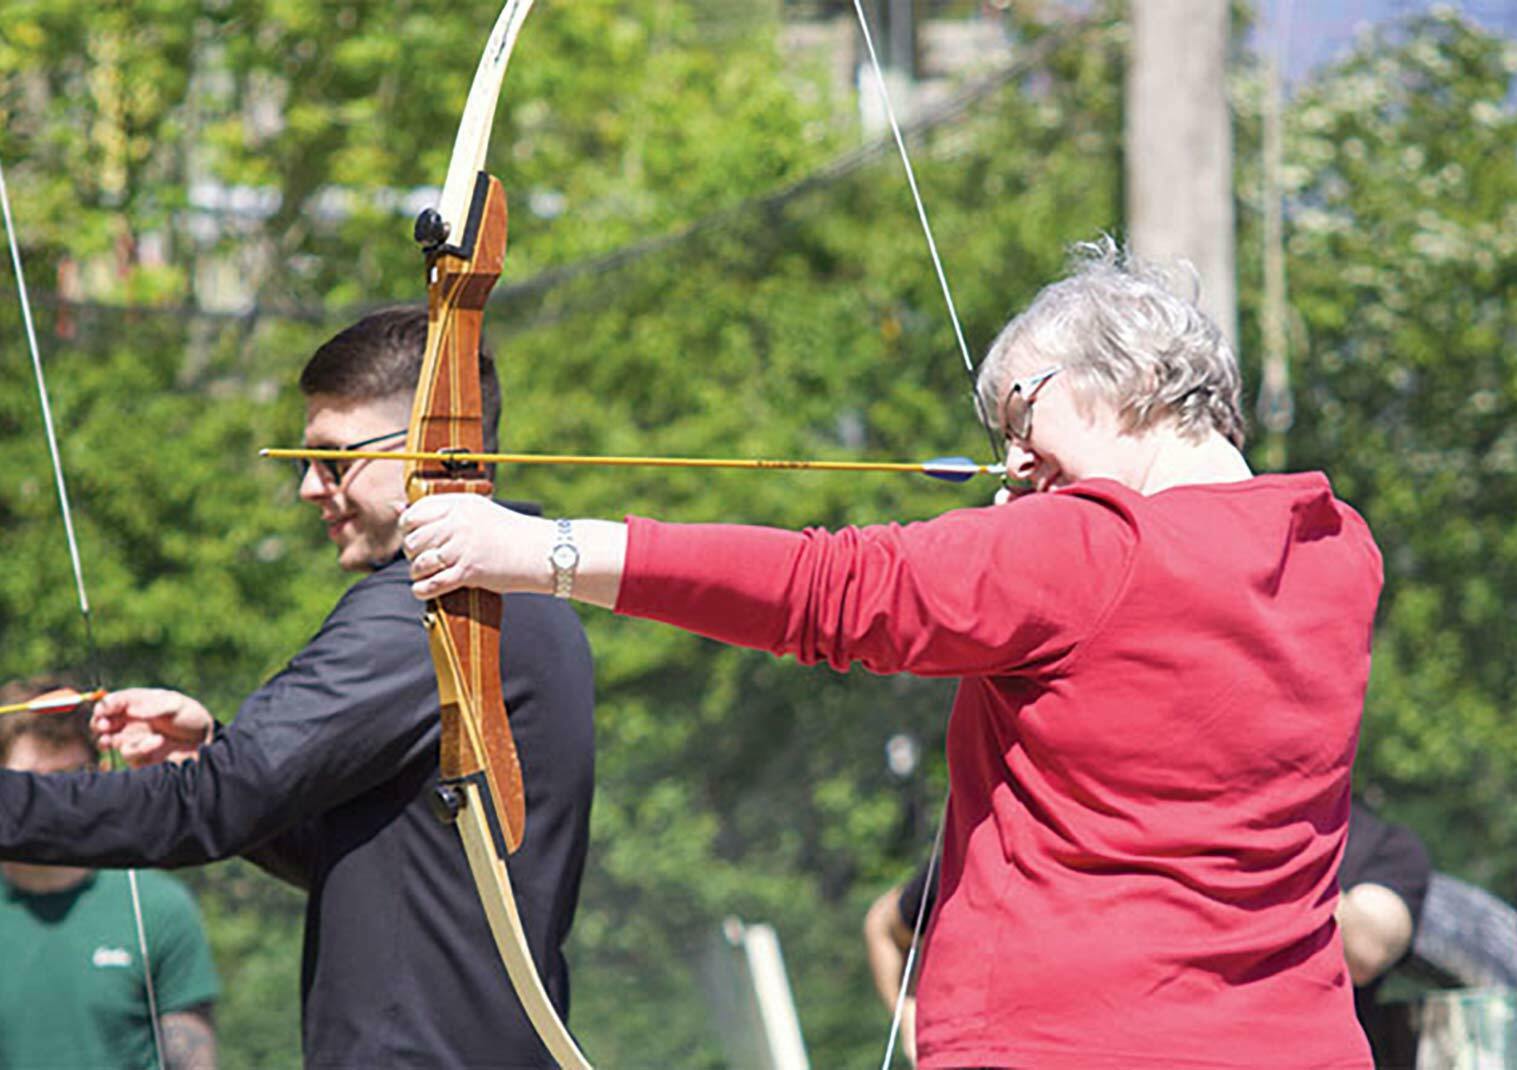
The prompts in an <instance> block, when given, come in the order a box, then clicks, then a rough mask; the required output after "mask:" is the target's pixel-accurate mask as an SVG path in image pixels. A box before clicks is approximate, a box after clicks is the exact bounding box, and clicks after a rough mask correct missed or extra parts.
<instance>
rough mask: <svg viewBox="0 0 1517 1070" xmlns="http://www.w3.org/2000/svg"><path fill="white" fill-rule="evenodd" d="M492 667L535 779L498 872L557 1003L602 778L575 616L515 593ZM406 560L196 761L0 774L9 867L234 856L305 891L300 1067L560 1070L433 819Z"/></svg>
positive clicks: (453, 836)
mask: <svg viewBox="0 0 1517 1070" xmlns="http://www.w3.org/2000/svg"><path fill="white" fill-rule="evenodd" d="M504 604H505V609H504V621H503V626H502V628H501V665H502V668H503V671H504V691H505V698H506V707H507V709H508V710H510V713H511V729H512V731H513V733H514V734H515V736H516V744H517V748H518V751H519V753H520V756H521V764H522V776H523V779H524V780H525V782H526V796H527V825H526V833H525V836H524V839H523V844H522V847H521V849H520V850H519V851H518V852H517V853H516V854H514V855H513V856H511V859H510V863H509V868H510V873H511V881H512V884H513V885H514V886H515V891H516V897H517V902H518V903H519V904H520V907H521V914H522V920H523V924H524V926H525V928H526V932H527V937H528V940H529V942H530V944H531V947H532V953H533V957H534V958H535V959H536V961H537V963H538V965H539V970H540V973H541V975H542V977H543V980H544V983H545V985H546V986H547V989H548V992H549V994H550V995H551V996H552V997H553V1001H554V1002H555V1003H556V1004H557V1005H558V1007H559V1009H560V1012H561V1013H562V1012H563V1011H564V1010H565V1009H566V1006H567V1003H568V973H567V969H566V967H565V963H564V958H563V954H562V950H561V947H562V944H563V941H564V939H565V938H566V936H567V935H568V931H569V925H570V922H571V920H572V918H573V914H574V907H575V904H576V901H577V900H578V896H579V882H580V877H581V874H582V873H583V870H584V863H585V847H586V841H587V839H588V834H589V816H590V796H591V790H592V782H593V779H594V769H593V765H594V734H593V727H592V712H593V710H592V707H593V702H594V697H593V692H594V684H593V673H592V667H591V662H590V651H589V647H588V645H587V643H586V641H585V637H584V632H583V630H582V629H581V627H580V624H579V620H578V618H577V617H576V616H575V615H574V612H573V611H572V610H571V609H570V608H569V607H568V606H567V605H566V604H564V603H563V602H560V601H558V600H556V599H553V598H549V597H546V596H540V595H509V596H507V597H506V599H505V601H504ZM421 615H422V606H421V604H420V603H419V602H417V601H416V600H415V599H413V598H412V597H411V593H410V586H409V581H408V579H407V571H406V564H405V562H404V561H403V560H397V561H395V562H393V563H391V564H390V565H388V566H386V567H385V568H383V569H381V570H379V571H378V572H376V573H374V574H373V575H370V576H367V577H365V578H364V579H363V580H361V581H360V582H358V583H357V584H355V585H354V586H353V587H352V588H351V589H349V591H348V592H347V594H346V595H344V596H343V598H342V600H341V601H340V602H339V603H338V604H337V607H336V609H334V610H333V611H332V614H331V616H330V617H328V618H327V620H326V622H325V624H323V625H322V628H321V631H320V632H319V633H318V634H317V635H316V637H315V638H314V639H312V640H311V642H310V644H309V645H307V646H306V648H305V649H304V650H302V651H301V652H300V654H299V655H298V656H297V657H296V658H295V659H294V660H293V661H291V662H290V664H289V666H288V667H287V668H285V670H284V671H283V672H281V673H280V674H279V675H278V676H276V677H274V678H273V679H272V680H270V681H269V682H268V683H267V684H266V685H265V686H264V687H263V688H262V689H260V690H259V691H258V692H257V693H256V694H254V695H253V696H252V697H251V698H249V699H248V700H247V702H245V703H243V705H242V708H241V709H240V710H239V711H238V713H237V717H236V720H234V721H233V722H232V723H231V724H230V725H229V726H227V727H226V728H225V729H223V730H221V731H220V732H219V733H218V734H217V737H216V739H215V741H214V742H212V743H210V744H209V745H207V746H206V747H204V748H203V749H202V750H201V752H200V759H199V761H197V762H188V763H185V764H183V765H179V766H171V765H159V766H153V767H150V768H147V769H141V770H135V771H132V772H125V773H104V774H91V773H82V774H71V775H62V776H51V777H38V776H31V775H27V774H21V773H8V772H0V858H4V859H24V860H28V861H34V862H55V863H67V864H76V865H89V866H168V867H172V866H189V865H198V864H200V863H204V862H210V861H213V860H216V859H220V858H227V857H229V856H231V855H237V854H243V855H247V856H249V857H250V858H252V859H253V860H254V861H255V862H257V863H259V864H260V865H262V866H263V867H264V868H265V869H268V870H270V871H271V872H274V873H276V874H277V875H279V876H281V877H283V878H284V879H286V880H289V881H291V882H292V883H295V884H298V885H299V886H300V887H302V888H304V889H306V890H307V891H308V892H309V896H310V898H309V902H308V907H307V911H306V930H305V953H304V956H303V963H302V969H301V995H302V1022H303V1026H302V1033H303V1049H304V1052H305V1061H306V1065H307V1066H308V1067H310V1068H312V1070H317V1068H327V1067H363V1068H365V1070H370V1068H378V1067H385V1068H390V1067H428V1068H431V1067H498V1068H507V1067H509V1068H518V1067H520V1068H529V1067H530V1068H534V1070H536V1068H542V1067H551V1066H552V1065H553V1062H552V1060H551V1059H550V1058H549V1056H548V1055H547V1053H546V1052H545V1051H544V1050H543V1048H542V1045H541V1043H540V1042H539V1041H538V1040H537V1038H536V1034H535V1033H534V1032H533V1030H532V1027H531V1025H530V1023H529V1022H528V1021H527V1018H526V1015H525V1014H524V1012H523V1011H522V1009H521V1005H520V1004H519V1003H518V1002H517V1000H516V998H515V996H514V995H513V994H512V992H511V985H510V981H509V980H508V979H507V977H506V973H505V969H504V967H503V966H502V965H501V962H500V957H499V955H498V954H497V953H496V951H495V944H494V941H493V939H492V937H491V935H490V931H489V926H488V924H487V923H486V921H485V915H484V911H483V909H482V908H481V906H480V903H479V900H478V898H477V895H476V892H475V888H474V883H473V880H472V878H471V877H470V875H469V867H468V863H467V861H466V860H465V858H464V853H463V847H462V844H461V843H460V841H459V838H458V834H457V832H455V831H454V830H453V829H452V828H450V827H448V826H446V825H444V824H441V823H440V822H439V821H438V820H437V819H436V818H435V817H434V816H433V815H432V813H431V811H430V808H429V797H430V796H431V794H432V790H433V788H434V787H435V786H436V784H437V746H438V731H439V728H438V724H439V722H438V716H437V682H436V678H435V676H434V674H433V669H432V661H431V656H430V654H429V653H428V648H427V640H426V636H425V632H424V630H423V628H422V624H421Z"/></svg>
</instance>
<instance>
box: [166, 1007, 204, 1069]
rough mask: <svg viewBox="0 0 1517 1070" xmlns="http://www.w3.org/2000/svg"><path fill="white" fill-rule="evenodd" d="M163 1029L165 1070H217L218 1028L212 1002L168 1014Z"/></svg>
mask: <svg viewBox="0 0 1517 1070" xmlns="http://www.w3.org/2000/svg"><path fill="white" fill-rule="evenodd" d="M162 1026H163V1063H164V1066H165V1067H166V1070H216V1027H215V1025H214V1024H213V1022H212V1020H211V1005H210V1004H209V1003H203V1004H201V1005H200V1006H198V1007H193V1008H191V1009H189V1010H187V1011H174V1012H171V1013H169V1014H165V1015H164V1016H163V1021H162Z"/></svg>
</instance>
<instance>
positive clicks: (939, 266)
mask: <svg viewBox="0 0 1517 1070" xmlns="http://www.w3.org/2000/svg"><path fill="white" fill-rule="evenodd" d="M853 11H854V14H855V15H857V16H858V23H859V32H860V33H861V34H862V35H863V38H864V49H865V52H866V53H867V54H868V56H869V67H870V70H871V71H872V72H873V73H874V83H875V87H876V88H877V89H878V90H879V96H880V103H881V104H882V105H883V106H884V109H885V119H886V121H887V122H888V123H889V124H890V136H891V137H892V138H893V139H894V140H895V147H896V151H897V153H898V154H899V155H900V158H901V167H902V168H903V169H904V170H905V172H906V185H907V186H908V187H909V188H910V190H911V200H912V203H913V204H914V205H915V206H916V211H917V221H918V222H919V223H920V224H921V226H922V236H923V237H924V238H925V239H926V240H927V254H928V256H929V257H931V258H932V269H933V271H934V273H935V274H936V275H937V279H938V288H939V290H941V292H942V295H943V306H944V307H945V308H946V309H947V310H948V319H949V322H951V323H952V324H953V337H954V340H955V341H956V342H957V343H958V349H959V356H960V358H962V360H963V365H964V371H965V374H967V375H968V376H969V398H970V401H971V402H972V403H973V404H974V411H975V416H976V418H977V419H978V421H979V423H980V426H982V427H983V428H985V434H986V436H987V437H988V438H989V440H990V455H991V458H992V460H994V459H995V458H996V457H997V456H1001V455H1002V450H1001V443H1000V442H998V441H997V439H996V431H995V427H994V425H993V424H992V423H991V421H990V420H989V418H988V417H987V414H986V412H985V402H984V400H983V399H982V398H981V397H980V391H979V384H978V380H977V377H976V375H975V367H974V358H973V357H971V356H970V355H969V343H968V342H966V341H965V340H964V327H963V325H962V323H961V322H960V320H959V310H958V305H957V304H956V303H955V302H954V299H953V290H952V288H951V287H949V285H948V272H947V271H946V270H945V269H944V267H943V258H942V257H941V256H940V255H938V243H937V239H936V238H935V237H934V236H933V232H932V222H931V220H929V219H928V217H927V205H926V203H925V202H924V201H923V199H922V191H921V187H919V186H918V185H917V175H916V168H915V167H913V166H912V164H911V154H910V153H909V152H907V151H906V138H905V136H904V135H903V134H902V133H901V124H900V122H898V121H897V119H896V115H895V105H894V104H893V103H892V101H891V99H890V87H889V86H888V85H887V84H886V82H885V71H884V68H882V67H881V66H880V57H879V53H878V52H877V51H876V50H875V47H874V34H873V33H871V32H870V29H869V17H868V16H867V15H866V14H865V13H864V5H863V0H853ZM1001 487H1002V493H1003V494H1009V493H1010V489H1011V484H1010V480H1009V476H1008V474H1007V472H1006V470H1005V469H1004V468H1003V469H1002V471H1001ZM997 500H998V501H999V500H1000V498H999V497H998V498H997ZM948 797H949V796H948V793H946V792H945V793H944V796H943V812H942V814H941V815H940V816H939V817H938V829H937V832H936V833H935V834H934V835H933V838H932V853H931V855H929V856H928V859H927V884H926V885H925V886H924V888H923V892H922V901H921V903H920V904H919V905H918V906H917V918H916V925H915V926H914V927H913V929H912V933H911V947H910V949H909V950H908V951H907V953H906V965H905V970H904V973H903V974H902V977H901V990H900V992H899V993H897V995H896V1000H895V1013H894V1014H893V1015H892V1016H891V1021H890V1035H889V1037H888V1039H887V1040H886V1042H885V1058H884V1061H883V1062H881V1064H880V1070H889V1067H890V1061H891V1059H892V1058H893V1057H894V1056H895V1043H896V1039H897V1037H898V1036H899V1035H900V1032H901V1018H902V1016H903V1014H904V1013H905V1010H906V994H907V990H908V988H909V987H910V983H911V975H912V971H913V970H914V969H915V968H916V960H917V954H918V952H919V950H920V949H921V944H922V930H923V923H924V922H925V920H926V917H927V900H928V894H927V889H929V888H931V887H932V878H933V875H934V871H935V870H936V868H937V865H938V857H939V855H940V853H941V850H942V846H943V830H944V826H945V825H946V824H947V821H948Z"/></svg>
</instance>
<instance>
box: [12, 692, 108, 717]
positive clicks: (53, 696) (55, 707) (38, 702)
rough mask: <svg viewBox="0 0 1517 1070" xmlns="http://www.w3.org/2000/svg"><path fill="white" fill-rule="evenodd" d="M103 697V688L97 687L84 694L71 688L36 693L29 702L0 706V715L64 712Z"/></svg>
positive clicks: (97, 700)
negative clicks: (41, 693) (40, 693)
mask: <svg viewBox="0 0 1517 1070" xmlns="http://www.w3.org/2000/svg"><path fill="white" fill-rule="evenodd" d="M103 698H105V688H103V687H98V688H96V689H95V690H93V691H86V692H85V693H84V694H82V695H81V694H80V693H79V692H77V691H75V690H73V689H72V688H68V689H65V690H63V691H49V692H48V693H47V694H45V695H38V696H37V697H36V698H34V699H32V700H31V701H30V702H16V703H13V704H11V705H9V706H0V717H4V716H5V715H6V714H8V713H66V712H67V711H69V710H72V709H74V708H75V707H78V706H83V705H84V704H85V703H86V702H99V701H100V700H101V699H103Z"/></svg>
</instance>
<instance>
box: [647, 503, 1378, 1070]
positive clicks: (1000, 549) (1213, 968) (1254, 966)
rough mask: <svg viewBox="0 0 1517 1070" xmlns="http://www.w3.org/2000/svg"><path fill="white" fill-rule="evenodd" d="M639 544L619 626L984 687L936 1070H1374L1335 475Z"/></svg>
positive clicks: (1350, 571)
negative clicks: (1359, 932) (1351, 866)
mask: <svg viewBox="0 0 1517 1070" xmlns="http://www.w3.org/2000/svg"><path fill="white" fill-rule="evenodd" d="M630 525H631V526H630V530H629V542H628V552H627V565H626V572H625V576H624V579H623V582H622V589H621V594H620V599H619V602H618V605H617V610H618V612H621V613H625V614H630V615H635V616H641V617H648V618H653V619H658V620H663V621H667V622H670V623H673V624H676V625H679V626H680V627H683V628H687V629H690V630H692V631H696V632H699V633H701V634H704V635H708V636H711V637H713V638H716V639H720V640H723V641H725V642H730V643H737V644H741V645H745V646H750V647H757V648H760V649H765V650H769V651H771V652H773V653H775V654H791V655H794V656H795V657H796V658H798V659H799V660H801V661H803V662H808V663H809V662H818V661H825V662H826V663H828V664H829V665H832V666H834V667H836V668H839V669H846V668H847V667H848V666H849V665H850V664H852V663H854V662H858V663H860V664H862V665H864V666H865V667H866V668H868V669H870V670H871V671H874V672H879V673H895V672H910V673H916V674H919V675H924V676H954V677H959V678H960V679H961V683H960V686H959V690H958V695H957V697H956V699H955V702H954V707H953V712H952V716H951V720H950V723H949V730H948V759H949V770H950V784H951V798H950V803H949V810H948V817H947V826H946V833H945V839H944V849H943V870H942V885H941V896H940V899H939V906H938V908H937V912H936V914H935V916H934V919H933V924H932V928H931V931H930V934H929V938H928V944H927V951H926V955H925V958H924V961H923V967H922V975H921V979H920V984H919V988H918V999H919V1002H918V1050H919V1055H920V1065H921V1066H922V1067H923V1068H924V1070H932V1068H950V1067H970V1066H974V1067H979V1066H996V1067H1008V1066H1011V1067H1023V1066H1026V1067H1038V1068H1051V1070H1058V1068H1079V1070H1097V1068H1113V1070H1115V1068H1124V1070H1127V1068H1158V1067H1164V1068H1166V1070H1170V1068H1181V1070H1183V1068H1198V1070H1199V1068H1202V1067H1238V1068H1242V1067H1249V1068H1269V1070H1278V1068H1280V1067H1287V1066H1288V1067H1295V1068H1308V1067H1310V1068H1327V1067H1334V1068H1336V1067H1354V1068H1364V1067H1369V1066H1370V1058H1369V1050H1368V1047H1367V1045H1366V1043H1365V1040H1364V1037H1363V1034H1362V1033H1361V1032H1360V1030H1359V1027H1358V1025H1357V1024H1356V1022H1355V1019H1354V1012H1353V1000H1352V989H1351V986H1350V982H1349V979H1348V976H1347V973H1346V969H1345V966H1344V960H1343V950H1342V946H1341V943H1340V941H1339V938H1338V934H1337V929H1336V927H1335V924H1334V922H1333V918H1332V913H1333V907H1334V904H1335V902H1336V899H1337V894H1338V893H1337V886H1336V881H1335V875H1336V870H1337V866H1338V860H1339V857H1340V856H1341V854H1342V850H1343V842H1344V834H1345V830H1346V827H1347V821H1348V807H1349V768H1350V765H1351V763H1352V760H1353V754H1354V747H1355V744H1356V741H1357V736H1358V726H1359V717H1360V712H1361V708H1362V704H1363V699H1364V690H1365V685H1366V682H1367V679H1368V675H1369V654H1370V634H1371V628H1372V624H1373V619H1374V612H1375V604H1376V601H1377V599H1378V597H1379V591H1380V583H1381V564H1380V555H1379V552H1378V551H1377V550H1376V548H1375V544H1374V541H1373V539H1372V538H1371V536H1370V533H1369V530H1368V528H1367V527H1366V525H1365V524H1364V522H1363V520H1362V519H1361V518H1360V517H1359V516H1358V514H1356V513H1355V512H1354V511H1353V510H1352V509H1351V508H1349V507H1348V506H1347V505H1345V504H1344V503H1342V502H1340V501H1338V500H1337V499H1335V498H1334V497H1333V494H1332V490H1331V488H1330V487H1329V485H1328V483H1327V480H1326V479H1325V478H1324V477H1323V476H1322V475H1320V474H1316V473H1312V474H1304V475H1288V476H1262V477H1258V478H1255V479H1251V480H1247V481H1244V482H1239V483H1228V484H1207V485H1193V486H1183V487H1176V488H1172V489H1169V490H1165V491H1162V492H1160V493H1158V494H1154V495H1152V496H1144V495H1141V494H1138V493H1136V492H1134V491H1132V490H1129V489H1127V488H1125V487H1123V486H1121V485H1119V484H1117V483H1114V482H1111V481H1108V480H1090V481H1086V482H1083V483H1080V484H1076V485H1075V486H1072V487H1068V488H1065V489H1063V490H1061V491H1058V492H1054V493H1049V494H1040V495H1032V496H1029V497H1025V498H1022V499H1019V500H1017V501H1014V502H1012V503H1010V504H1007V505H1004V506H999V507H992V508H981V509H965V510H959V511H956V512H952V513H948V514H945V515H944V516H941V517H938V518H936V519H934V520H930V521H927V522H924V523H919V524H909V525H904V526H901V525H888V526H880V527H870V528H862V529H845V530H842V531H839V532H836V533H827V532H824V531H819V530H809V531H806V532H803V533H794V532H784V531H776V530H772V529H763V528H751V527H737V526H727V525H664V524H658V523H655V522H653V521H648V520H642V519H636V518H634V519H632V520H631V521H630Z"/></svg>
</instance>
